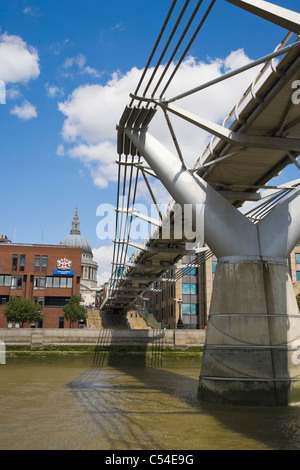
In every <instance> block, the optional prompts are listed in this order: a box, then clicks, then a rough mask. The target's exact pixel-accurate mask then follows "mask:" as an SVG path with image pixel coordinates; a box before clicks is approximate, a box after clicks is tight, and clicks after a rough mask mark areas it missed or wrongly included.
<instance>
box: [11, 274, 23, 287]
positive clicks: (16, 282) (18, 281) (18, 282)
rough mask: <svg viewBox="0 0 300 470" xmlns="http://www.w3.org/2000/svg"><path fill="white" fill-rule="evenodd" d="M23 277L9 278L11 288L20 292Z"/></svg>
mask: <svg viewBox="0 0 300 470" xmlns="http://www.w3.org/2000/svg"><path fill="white" fill-rule="evenodd" d="M22 284H23V277H22V276H12V277H11V288H12V289H17V290H20V289H22Z"/></svg>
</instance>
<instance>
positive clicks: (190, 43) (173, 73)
mask: <svg viewBox="0 0 300 470" xmlns="http://www.w3.org/2000/svg"><path fill="white" fill-rule="evenodd" d="M215 2H216V0H212V1H211V3H210V5H209V7H208V8H207V10H206V12H205V14H204V16H203V18H202V20H201V21H200V23H199V25H198V27H197V28H196V30H195V32H194V34H193V36H192V38H191V40H190V42H189V43H188V45H187V47H186V48H185V50H184V52H183V54H182V56H181V58H180V60H179V61H178V63H177V64H176V67H175V68H174V70H173V72H172V74H171V76H170V78H169V80H168V81H167V83H166V85H165V87H164V89H163V90H162V92H161V94H160V98H162V97H163V95H164V93H165V92H166V90H167V88H168V87H169V86H170V83H171V81H172V80H173V78H174V76H175V74H176V73H177V71H178V69H179V67H180V65H181V64H182V62H183V60H184V58H185V57H186V55H187V53H188V51H189V49H190V48H191V46H192V44H193V42H194V40H195V39H196V37H197V35H198V33H199V31H200V29H201V28H202V26H203V24H204V23H205V21H206V19H207V17H208V15H209V13H210V11H211V9H212V7H213V6H214V4H215Z"/></svg>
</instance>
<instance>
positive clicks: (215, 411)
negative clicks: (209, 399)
mask: <svg viewBox="0 0 300 470" xmlns="http://www.w3.org/2000/svg"><path fill="white" fill-rule="evenodd" d="M111 335H113V331H112V330H110V332H108V331H105V330H103V331H101V333H100V335H99V340H98V344H97V347H96V350H95V354H94V356H93V360H92V365H91V367H90V368H89V369H87V370H86V371H85V372H84V373H83V374H82V375H81V376H80V377H79V378H78V379H77V380H75V381H72V382H71V383H70V384H69V387H70V388H71V389H72V390H73V392H74V393H75V395H76V397H77V399H78V400H79V402H80V404H81V406H82V407H83V408H84V409H85V411H86V412H87V413H88V414H89V415H90V417H91V418H92V419H93V421H94V424H95V425H96V426H97V429H98V430H99V433H100V434H101V435H102V436H105V439H106V442H107V445H108V447H109V448H111V449H118V450H122V449H135V450H137V449H145V448H147V449H156V450H160V449H170V448H172V447H168V444H166V436H167V435H168V433H169V432H171V431H172V429H171V428H170V427H169V426H170V423H171V426H172V425H175V426H178V427H179V428H180V426H181V425H182V424H183V423H184V427H186V426H187V427H188V426H189V424H188V423H189V422H192V423H193V424H192V426H193V431H192V432H193V434H195V432H196V433H197V432H199V436H200V437H199V442H197V439H195V438H194V440H193V444H191V440H190V437H187V438H186V439H187V440H186V442H185V441H184V440H182V441H181V442H180V443H179V444H178V446H177V447H175V448H177V449H178V448H181V449H182V450H184V449H195V450H196V449H204V448H205V446H207V448H210V449H211V448H215V449H226V448H227V447H226V446H227V445H228V444H229V442H230V436H231V435H232V436H234V438H235V439H236V436H237V435H240V436H241V443H242V444H241V445H242V447H243V445H244V441H245V439H249V442H250V444H249V446H250V447H249V448H253V449H255V448H258V449H260V448H266V449H282V450H284V449H300V407H297V406H295V407H286V408H284V407H282V408H281V407H280V408H258V407H239V406H225V405H211V404H208V403H204V402H200V401H199V399H198V396H197V393H198V379H199V373H200V368H201V362H199V369H198V365H197V364H195V363H191V362H190V361H188V360H187V361H184V360H183V361H182V360H181V359H179V360H176V359H175V358H174V357H173V359H172V361H170V358H169V357H168V355H167V354H165V353H164V343H163V341H164V334H163V331H160V330H158V331H157V335H155V339H154V340H153V341H151V347H150V348H149V345H148V344H146V343H145V345H144V346H142V347H141V346H139V347H132V348H131V350H130V351H128V348H122V346H120V347H118V348H111V349H110V348H109V344H111ZM191 371H192V372H191ZM161 420H163V422H164V423H165V436H164V438H163V436H162V435H161V434H160V433H156V432H153V428H154V427H155V426H156V423H158V422H160V423H161ZM191 420H192V421H191ZM214 426H217V429H216V430H214ZM215 431H216V435H217V436H219V437H218V438H217V439H216V442H215V443H214V444H212V443H211V442H209V435H212V436H213V435H214V432H215ZM205 435H206V437H205ZM223 436H224V437H225V436H226V439H225V441H224V442H222V439H223ZM181 444H182V446H181ZM191 445H192V447H191ZM166 446H167V447H166ZM228 448H231V449H232V447H230V444H229V447H228ZM236 448H239V447H238V445H237V447H236Z"/></svg>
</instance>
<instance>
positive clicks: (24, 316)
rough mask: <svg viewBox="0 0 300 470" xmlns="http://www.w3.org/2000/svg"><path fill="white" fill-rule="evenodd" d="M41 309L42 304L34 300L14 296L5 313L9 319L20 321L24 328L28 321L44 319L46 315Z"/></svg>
mask: <svg viewBox="0 0 300 470" xmlns="http://www.w3.org/2000/svg"><path fill="white" fill-rule="evenodd" d="M41 311H42V307H41V305H40V304H36V303H35V302H34V301H33V300H30V299H19V298H17V297H12V298H11V299H10V301H9V302H8V304H7V306H6V308H5V310H4V312H3V313H4V316H5V317H6V318H7V321H11V322H18V323H20V326H21V328H23V326H24V325H25V324H26V323H31V322H38V321H43V319H44V315H42V314H41Z"/></svg>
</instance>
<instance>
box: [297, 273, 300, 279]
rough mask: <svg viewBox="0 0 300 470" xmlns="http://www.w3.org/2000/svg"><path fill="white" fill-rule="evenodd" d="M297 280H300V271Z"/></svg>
mask: <svg viewBox="0 0 300 470" xmlns="http://www.w3.org/2000/svg"><path fill="white" fill-rule="evenodd" d="M297 281H300V271H297Z"/></svg>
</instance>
